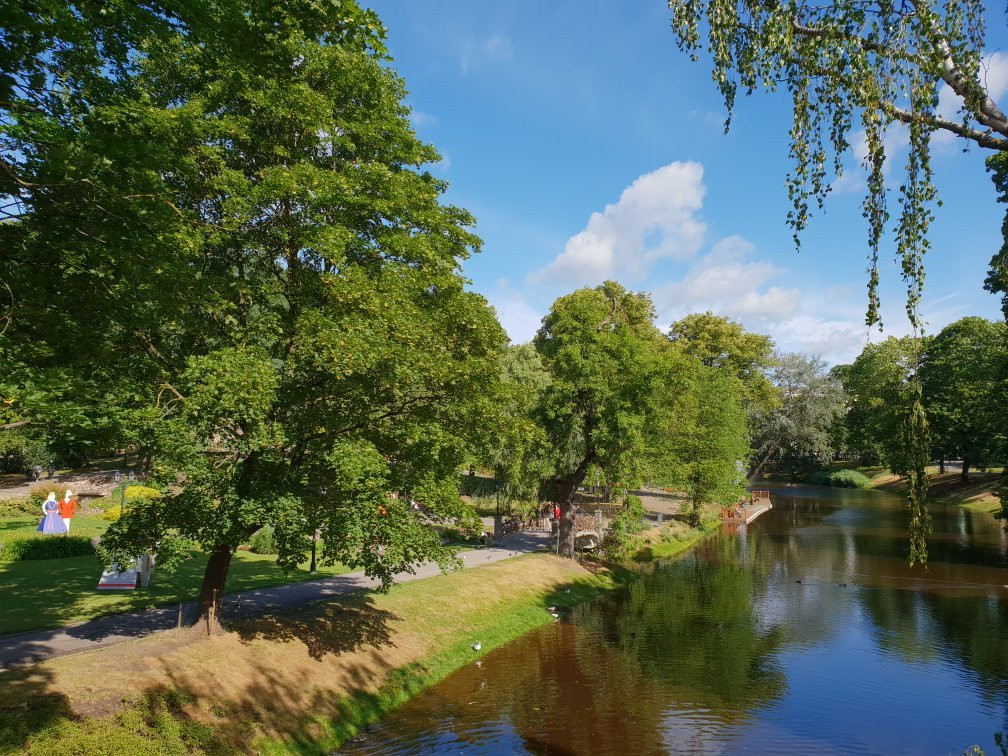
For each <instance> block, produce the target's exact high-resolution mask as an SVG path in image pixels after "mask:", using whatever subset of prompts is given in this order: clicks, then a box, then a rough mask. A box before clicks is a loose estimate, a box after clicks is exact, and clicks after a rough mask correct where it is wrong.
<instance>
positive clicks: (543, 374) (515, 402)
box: [478, 344, 550, 501]
mask: <svg viewBox="0 0 1008 756" xmlns="http://www.w3.org/2000/svg"><path fill="white" fill-rule="evenodd" d="M549 382H550V376H549V373H547V371H546V368H545V367H544V365H543V362H542V358H541V357H540V356H539V353H538V352H537V351H536V350H535V347H534V346H533V345H532V344H518V345H514V346H511V347H509V348H508V350H507V351H506V352H505V353H504V356H503V359H502V360H501V382H500V393H499V394H498V395H497V397H496V401H495V402H493V403H492V406H491V407H489V408H488V412H487V414H486V415H485V416H484V417H483V418H482V422H481V431H480V433H479V434H478V438H479V440H480V441H481V442H482V448H481V449H480V453H481V456H482V458H483V460H484V461H485V462H486V463H487V464H488V465H489V466H490V467H491V468H492V469H493V471H494V477H495V478H496V480H497V482H498V484H499V485H500V486H501V490H500V494H502V495H503V496H504V497H505V498H506V499H507V500H515V499H517V500H523V501H530V500H532V499H535V498H536V496H537V494H538V492H539V482H540V481H541V480H542V479H543V478H544V477H546V476H547V475H548V473H549V467H548V461H547V459H546V435H545V433H544V431H543V429H542V426H541V425H539V424H538V423H537V422H536V421H535V419H534V413H535V410H536V408H537V407H538V406H539V403H540V402H541V401H542V396H543V392H544V391H545V390H546V387H547V386H548V385H549Z"/></svg>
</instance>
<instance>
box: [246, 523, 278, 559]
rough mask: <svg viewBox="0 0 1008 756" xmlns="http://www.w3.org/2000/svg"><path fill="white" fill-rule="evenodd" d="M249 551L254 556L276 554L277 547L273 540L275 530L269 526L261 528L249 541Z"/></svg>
mask: <svg viewBox="0 0 1008 756" xmlns="http://www.w3.org/2000/svg"><path fill="white" fill-rule="evenodd" d="M248 545H249V551H251V552H252V553H253V554H276V553H277V546H276V541H275V539H274V538H273V528H272V527H271V526H269V525H267V526H266V527H264V528H260V529H259V530H257V531H256V532H255V533H253V534H252V537H251V538H250V539H249V543H248Z"/></svg>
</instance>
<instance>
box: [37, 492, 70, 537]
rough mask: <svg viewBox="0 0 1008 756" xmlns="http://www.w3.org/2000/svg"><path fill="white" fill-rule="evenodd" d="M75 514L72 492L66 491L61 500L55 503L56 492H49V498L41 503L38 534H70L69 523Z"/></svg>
mask: <svg viewBox="0 0 1008 756" xmlns="http://www.w3.org/2000/svg"><path fill="white" fill-rule="evenodd" d="M76 513H77V500H76V499H75V498H73V491H70V490H67V492H66V494H65V495H64V496H63V498H62V499H60V500H59V501H56V492H55V491H50V492H49V498H47V499H46V500H45V501H44V502H42V522H40V523H39V526H38V529H39V533H43V534H45V535H58V534H60V533H69V532H70V523H71V521H72V520H73V517H74V515H75V514H76Z"/></svg>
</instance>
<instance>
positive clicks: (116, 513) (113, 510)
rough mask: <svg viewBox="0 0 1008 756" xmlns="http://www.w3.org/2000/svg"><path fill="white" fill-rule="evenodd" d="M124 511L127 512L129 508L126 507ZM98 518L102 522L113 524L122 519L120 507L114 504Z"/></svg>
mask: <svg viewBox="0 0 1008 756" xmlns="http://www.w3.org/2000/svg"><path fill="white" fill-rule="evenodd" d="M92 505H93V504H92ZM126 511H127V512H129V507H126ZM98 516H99V517H100V518H101V519H103V520H107V521H108V522H115V521H116V520H118V519H119V518H120V517H122V505H121V504H116V505H114V506H111V507H108V508H107V509H105V510H104V511H103V512H102V513H101V514H100V515H98Z"/></svg>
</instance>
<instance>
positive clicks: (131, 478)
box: [114, 470, 136, 517]
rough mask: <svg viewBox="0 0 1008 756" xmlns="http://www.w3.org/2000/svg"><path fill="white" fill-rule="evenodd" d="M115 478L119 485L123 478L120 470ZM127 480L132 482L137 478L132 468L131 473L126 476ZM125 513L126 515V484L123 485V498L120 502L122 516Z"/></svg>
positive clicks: (120, 514)
mask: <svg viewBox="0 0 1008 756" xmlns="http://www.w3.org/2000/svg"><path fill="white" fill-rule="evenodd" d="M114 480H115V483H116V485H117V486H118V485H119V481H121V480H122V475H120V474H119V471H118V470H116V471H115V476H114ZM126 480H127V481H128V482H130V483H132V482H133V481H134V480H136V473H134V472H133V471H132V470H130V471H129V474H128V475H127V476H126ZM125 515H126V486H123V487H122V500H121V501H120V503H119V516H120V517H124V516H125Z"/></svg>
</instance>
